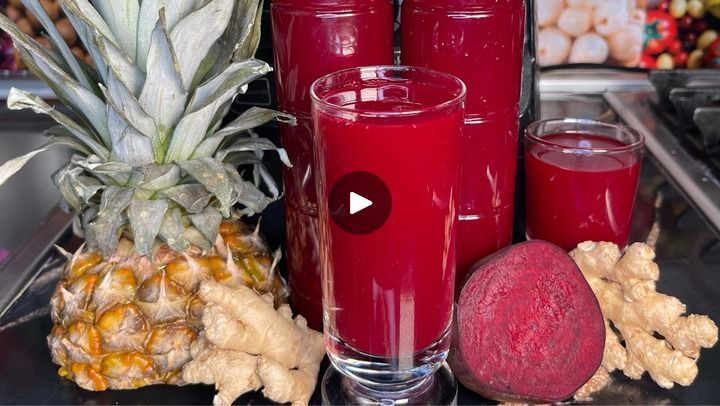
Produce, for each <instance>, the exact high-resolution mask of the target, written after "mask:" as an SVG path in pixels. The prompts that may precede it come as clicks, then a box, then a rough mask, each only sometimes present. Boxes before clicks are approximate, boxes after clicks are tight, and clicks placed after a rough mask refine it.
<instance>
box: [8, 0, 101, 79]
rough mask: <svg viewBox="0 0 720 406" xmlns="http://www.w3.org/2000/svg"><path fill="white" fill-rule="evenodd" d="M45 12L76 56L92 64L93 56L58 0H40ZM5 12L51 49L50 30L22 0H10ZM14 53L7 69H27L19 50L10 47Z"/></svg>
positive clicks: (26, 32) (28, 33)
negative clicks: (45, 27) (91, 56)
mask: <svg viewBox="0 0 720 406" xmlns="http://www.w3.org/2000/svg"><path fill="white" fill-rule="evenodd" d="M40 5H41V6H42V8H43V10H44V12H45V14H46V15H47V16H48V17H49V18H50V21H52V23H53V25H54V26H55V28H56V29H57V31H58V32H59V33H60V36H62V38H63V40H64V41H65V43H66V44H67V45H68V46H69V47H70V50H71V51H72V53H73V54H75V56H77V57H78V59H80V60H82V61H83V62H85V63H88V64H92V58H90V56H89V54H88V53H87V51H85V48H84V47H83V46H82V43H81V42H80V41H79V40H78V35H77V33H76V32H75V29H74V28H73V26H72V24H71V23H70V20H68V18H67V17H66V16H65V13H64V12H63V11H62V9H61V7H60V3H59V2H58V0H40ZM3 13H4V14H5V15H7V16H8V18H10V19H11V20H12V21H13V22H14V23H15V24H16V25H17V26H18V28H20V30H21V31H22V32H24V33H25V34H27V35H29V36H31V37H33V38H34V39H35V40H36V41H37V42H38V44H40V45H42V46H43V47H44V48H47V49H50V40H49V38H48V35H49V34H48V32H47V31H46V30H45V29H44V28H43V24H42V23H41V22H40V20H39V18H38V17H36V16H35V14H34V13H33V12H32V11H31V10H29V9H27V8H26V7H25V6H24V5H23V3H22V0H8V2H7V6H6V7H5V9H4V10H3ZM10 49H12V50H13V51H12V53H13V60H12V63H10V62H8V63H7V65H6V66H5V69H8V70H22V69H26V67H25V64H24V62H23V61H22V59H21V58H20V53H19V51H18V50H16V49H14V48H12V46H11V47H10Z"/></svg>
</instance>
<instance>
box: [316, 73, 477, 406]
mask: <svg viewBox="0 0 720 406" xmlns="http://www.w3.org/2000/svg"><path fill="white" fill-rule="evenodd" d="M311 94H312V99H313V100H312V101H313V107H312V112H313V122H314V137H315V145H316V153H315V159H316V166H317V187H318V212H319V220H320V262H321V267H322V285H323V308H324V327H325V341H326V347H327V351H328V354H329V357H330V360H331V361H332V364H333V365H334V367H335V368H336V369H337V371H339V372H340V374H341V375H340V374H338V373H337V372H336V371H335V370H333V369H332V368H329V372H328V373H327V374H326V376H325V377H324V387H323V396H324V399H325V401H327V402H328V403H356V402H366V401H371V402H381V401H386V400H392V401H395V402H399V401H408V402H412V403H420V402H428V403H440V402H443V401H448V400H447V399H444V398H443V396H448V393H450V392H449V391H447V389H448V386H445V387H439V386H442V385H444V384H447V385H449V386H452V385H454V380H453V379H452V376H451V375H450V373H449V371H448V370H446V369H445V368H443V369H441V370H440V371H439V372H438V370H439V369H440V368H441V365H442V363H443V361H444V360H445V358H446V356H447V351H448V347H449V338H450V337H449V332H450V323H451V319H452V310H453V290H454V282H455V228H456V222H457V220H456V218H457V210H458V180H459V148H460V139H461V131H462V125H463V114H464V112H463V110H464V98H465V85H464V84H463V82H462V81H460V80H459V79H457V78H456V77H454V76H452V75H449V74H445V73H440V72H436V71H433V70H429V69H424V68H413V67H403V66H376V67H363V68H353V69H348V70H343V71H339V72H336V73H333V74H330V75H328V76H324V77H322V78H320V79H318V81H316V82H315V83H314V84H313V86H312V89H311ZM378 189H382V190H384V192H382V191H381V192H377V190H378ZM374 191H375V192H374ZM353 195H355V198H357V197H358V195H360V196H361V197H363V198H368V199H367V200H368V201H370V203H371V206H370V207H368V208H366V209H362V210H361V211H360V212H357V207H355V208H353ZM368 196H369V197H368ZM338 197H339V198H340V200H341V203H338V202H337V199H338ZM342 202H345V203H349V206H348V205H347V204H343V203H342ZM365 204H367V202H365ZM348 210H349V211H348ZM373 210H374V212H373ZM354 211H355V213H354V214H353V212H354ZM373 213H375V214H373ZM358 215H364V216H365V217H357V218H354V216H358ZM355 220H359V221H355ZM353 222H354V223H353ZM349 223H350V224H349ZM352 224H354V225H352ZM436 372H437V373H436ZM452 396H454V394H453V395H452Z"/></svg>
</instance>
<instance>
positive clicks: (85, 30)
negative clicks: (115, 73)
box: [58, 0, 117, 79]
mask: <svg viewBox="0 0 720 406" xmlns="http://www.w3.org/2000/svg"><path fill="white" fill-rule="evenodd" d="M58 1H59V3H60V6H61V7H62V9H63V12H64V13H65V15H66V16H67V18H68V20H70V23H71V24H72V25H73V27H75V31H77V33H78V36H79V37H80V41H81V42H82V43H83V45H84V46H85V49H87V50H88V52H89V53H90V56H91V57H92V59H93V61H95V66H96V68H97V72H98V73H99V74H100V76H101V77H102V78H103V79H104V78H105V74H106V72H107V67H106V65H105V61H104V60H103V59H102V55H101V54H100V52H99V51H98V49H97V47H96V46H95V42H96V39H95V37H97V36H103V37H105V38H106V39H107V40H108V41H110V42H112V43H113V44H116V45H117V40H116V39H115V35H114V34H113V33H112V31H111V30H110V27H108V26H107V24H105V21H103V19H102V17H101V16H100V14H98V12H97V10H95V8H94V7H93V6H92V5H91V4H90V3H89V2H88V1H87V0H58Z"/></svg>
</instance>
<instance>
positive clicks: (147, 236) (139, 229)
mask: <svg viewBox="0 0 720 406" xmlns="http://www.w3.org/2000/svg"><path fill="white" fill-rule="evenodd" d="M167 209H168V204H167V200H137V199H135V200H133V201H132V203H130V208H129V209H128V219H129V220H130V229H131V230H132V233H133V243H134V244H135V249H136V250H137V251H138V252H139V253H140V254H142V255H150V254H151V253H152V248H153V243H154V242H155V237H157V235H158V234H159V233H160V227H161V226H162V223H163V218H164V217H165V213H166V212H167Z"/></svg>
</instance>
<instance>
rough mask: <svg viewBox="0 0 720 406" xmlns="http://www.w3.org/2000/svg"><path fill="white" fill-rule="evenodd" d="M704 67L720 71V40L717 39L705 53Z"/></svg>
mask: <svg viewBox="0 0 720 406" xmlns="http://www.w3.org/2000/svg"><path fill="white" fill-rule="evenodd" d="M703 66H705V67H706V68H712V69H720V38H715V41H713V42H711V43H710V45H708V47H707V48H705V52H704V53H703Z"/></svg>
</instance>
